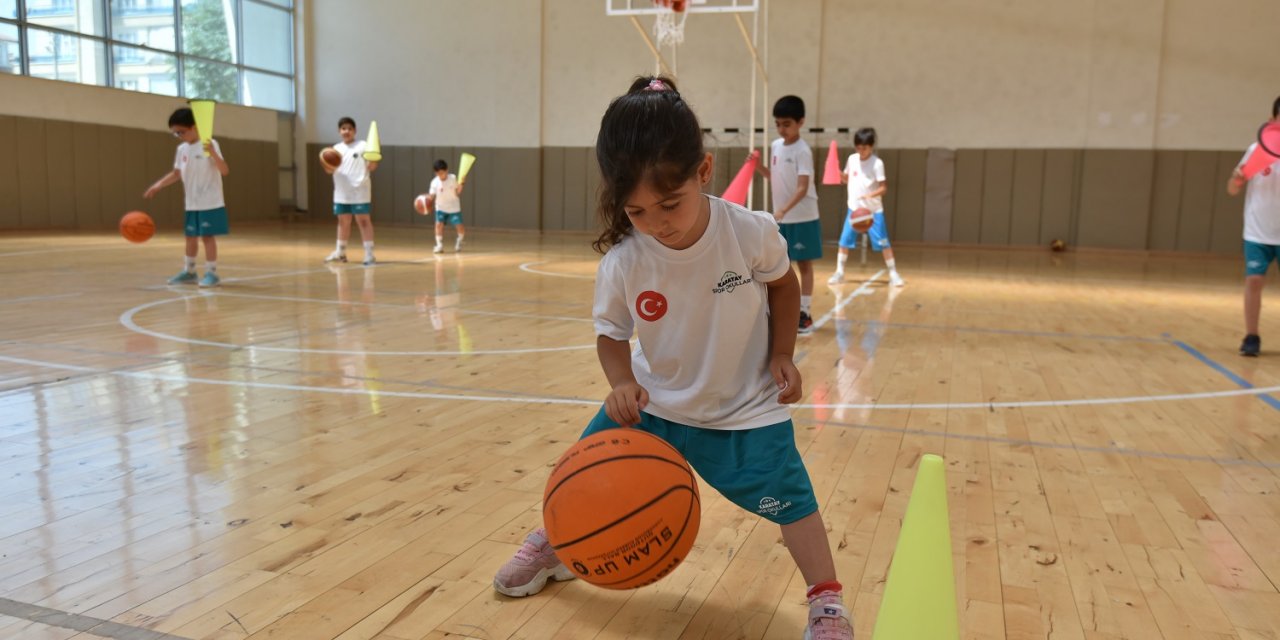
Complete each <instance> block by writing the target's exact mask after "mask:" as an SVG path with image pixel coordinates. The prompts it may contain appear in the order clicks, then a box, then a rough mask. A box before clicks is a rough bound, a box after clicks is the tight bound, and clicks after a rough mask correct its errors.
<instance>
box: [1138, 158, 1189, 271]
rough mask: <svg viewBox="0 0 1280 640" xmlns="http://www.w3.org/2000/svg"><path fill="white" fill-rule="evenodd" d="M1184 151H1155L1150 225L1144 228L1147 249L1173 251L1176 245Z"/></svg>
mask: <svg viewBox="0 0 1280 640" xmlns="http://www.w3.org/2000/svg"><path fill="white" fill-rule="evenodd" d="M1186 155H1187V154H1186V152H1185V151H1157V152H1156V167H1155V173H1154V175H1153V177H1152V184H1151V224H1150V225H1149V226H1148V228H1147V248H1148V249H1151V250H1152V251H1173V250H1174V249H1176V248H1177V246H1178V211H1179V209H1180V208H1181V203H1182V172H1183V166H1184V165H1185V164H1186Z"/></svg>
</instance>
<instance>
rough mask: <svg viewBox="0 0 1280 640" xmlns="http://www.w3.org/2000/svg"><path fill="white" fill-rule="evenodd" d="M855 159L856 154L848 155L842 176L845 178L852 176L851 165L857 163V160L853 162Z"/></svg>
mask: <svg viewBox="0 0 1280 640" xmlns="http://www.w3.org/2000/svg"><path fill="white" fill-rule="evenodd" d="M857 157H858V154H856V153H854V154H850V155H849V159H848V160H845V161H844V174H845V175H846V176H852V175H853V163H855V162H857V160H855V159H854V158H857Z"/></svg>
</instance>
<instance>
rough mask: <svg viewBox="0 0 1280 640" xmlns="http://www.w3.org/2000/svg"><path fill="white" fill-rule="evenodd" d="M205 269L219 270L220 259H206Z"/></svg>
mask: <svg viewBox="0 0 1280 640" xmlns="http://www.w3.org/2000/svg"><path fill="white" fill-rule="evenodd" d="M204 270H205V271H217V270H218V261H217V260H207V261H205V263H204Z"/></svg>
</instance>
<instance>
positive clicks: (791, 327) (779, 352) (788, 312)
mask: <svg viewBox="0 0 1280 640" xmlns="http://www.w3.org/2000/svg"><path fill="white" fill-rule="evenodd" d="M766 286H767V287H768V289H769V373H772V374H773V380H774V382H776V383H777V384H778V389H780V390H781V392H780V393H779V394H778V402H780V403H782V404H791V403H793V402H797V401H799V400H800V398H802V397H804V391H803V389H802V388H801V387H802V382H801V380H800V370H799V369H797V368H796V364H795V362H794V361H793V360H792V357H793V356H794V354H795V351H796V328H797V327H799V326H800V281H799V280H797V279H796V274H795V272H794V271H792V270H790V269H788V270H787V273H786V275H784V276H782V277H781V278H778V279H777V280H774V281H773V282H769V283H766Z"/></svg>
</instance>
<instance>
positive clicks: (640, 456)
mask: <svg viewBox="0 0 1280 640" xmlns="http://www.w3.org/2000/svg"><path fill="white" fill-rule="evenodd" d="M667 446H671V445H667ZM671 450H672V451H675V452H676V454H679V453H680V452H679V451H676V450H675V448H672V449H671ZM680 459H681V460H684V457H683V456H681V457H680ZM613 460H657V461H659V462H664V463H666V464H669V465H671V466H673V467H679V468H680V469H681V470H683V471H684V472H685V473H687V474H689V484H694V483H695V482H697V481H696V480H695V479H694V477H693V470H691V469H690V468H689V465H688V463H685V464H679V463H677V462H676V461H674V460H669V459H667V458H663V457H661V456H655V455H650V454H647V453H646V454H640V453H636V454H628V455H625V456H615V457H612V458H606V459H604V460H597V461H596V462H592V463H591V464H589V465H587V466H585V467H583V468H581V469H578V470H576V471H574V472H573V473H571V474H569V475H567V476H565V477H563V478H561V479H560V482H557V483H556V486H554V487H552V488H551V491H549V492H547V495H546V496H544V497H543V499H542V502H543V503H544V504H545V503H546V502H547V501H548V500H550V499H551V496H554V495H555V494H556V492H557V491H559V490H560V487H562V486H564V483H566V482H568V481H569V480H571V479H573V477H574V476H576V475H578V474H579V473H582V472H584V471H586V470H587V469H591V468H593V467H598V466H600V465H602V464H604V463H606V462H611V461H613Z"/></svg>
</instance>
